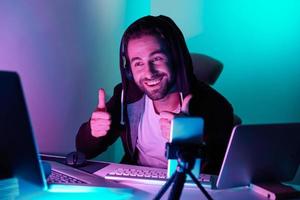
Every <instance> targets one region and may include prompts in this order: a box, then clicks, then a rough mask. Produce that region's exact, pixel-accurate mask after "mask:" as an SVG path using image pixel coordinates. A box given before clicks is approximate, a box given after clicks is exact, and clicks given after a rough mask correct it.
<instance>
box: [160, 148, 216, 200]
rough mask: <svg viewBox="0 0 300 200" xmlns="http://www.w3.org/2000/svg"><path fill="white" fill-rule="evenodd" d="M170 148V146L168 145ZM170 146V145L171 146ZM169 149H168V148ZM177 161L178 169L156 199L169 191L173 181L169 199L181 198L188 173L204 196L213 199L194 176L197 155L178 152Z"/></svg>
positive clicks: (177, 199)
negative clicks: (193, 170)
mask: <svg viewBox="0 0 300 200" xmlns="http://www.w3.org/2000/svg"><path fill="white" fill-rule="evenodd" d="M167 148H168V146H167ZM169 148H170V147H169ZM167 151H168V150H167ZM176 154H177V157H178V159H177V161H178V165H177V168H176V171H175V172H174V173H173V174H172V176H171V177H170V179H169V180H168V181H167V182H166V183H165V184H164V185H163V187H162V188H161V189H160V191H159V192H158V193H157V195H156V196H155V197H154V200H159V199H160V198H161V197H162V196H163V195H164V193H165V192H166V191H167V189H168V188H169V187H170V185H171V184H172V183H173V187H172V189H171V192H170V195H169V198H168V199H169V200H173V199H174V200H179V198H180V196H181V193H182V189H183V186H184V183H185V181H186V177H187V174H188V175H189V176H190V177H191V178H192V180H193V182H194V183H195V184H196V185H197V187H198V188H199V189H200V191H201V192H202V193H203V194H204V196H205V197H206V198H207V199H208V200H212V197H211V196H210V195H209V194H208V192H207V191H206V190H205V189H204V188H203V186H202V185H201V184H200V182H199V181H198V180H197V178H196V177H195V176H194V174H193V173H192V172H191V170H192V169H193V167H194V165H195V156H192V155H191V153H189V152H181V151H179V152H177V153H176Z"/></svg>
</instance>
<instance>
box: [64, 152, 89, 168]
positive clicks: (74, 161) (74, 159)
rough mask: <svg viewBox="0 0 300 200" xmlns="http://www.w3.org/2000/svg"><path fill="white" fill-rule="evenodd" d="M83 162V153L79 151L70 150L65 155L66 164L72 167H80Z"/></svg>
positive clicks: (84, 160)
mask: <svg viewBox="0 0 300 200" xmlns="http://www.w3.org/2000/svg"><path fill="white" fill-rule="evenodd" d="M85 163H86V159H85V155H84V154H83V153H81V152H79V151H74V152H71V153H69V154H68V155H67V156H66V164H67V165H70V166H72V167H80V166H83V165H84V164H85Z"/></svg>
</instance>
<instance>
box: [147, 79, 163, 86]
mask: <svg viewBox="0 0 300 200" xmlns="http://www.w3.org/2000/svg"><path fill="white" fill-rule="evenodd" d="M160 81H161V80H160V79H156V80H151V81H147V82H146V84H147V85H149V86H153V85H156V84H158V83H159V82H160Z"/></svg>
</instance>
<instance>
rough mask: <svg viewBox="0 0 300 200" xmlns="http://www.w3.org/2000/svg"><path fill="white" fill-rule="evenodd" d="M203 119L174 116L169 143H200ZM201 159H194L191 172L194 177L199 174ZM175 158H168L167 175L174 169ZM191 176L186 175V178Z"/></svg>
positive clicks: (176, 163) (175, 164)
mask: <svg viewBox="0 0 300 200" xmlns="http://www.w3.org/2000/svg"><path fill="white" fill-rule="evenodd" d="M203 128H204V121H203V119H202V118H201V117H176V118H174V119H173V120H172V123H171V133H170V143H181V144H202V136H203ZM200 164H201V159H196V162H195V165H194V168H193V170H192V173H193V174H194V175H195V177H196V178H199V175H200ZM177 165H178V162H177V159H168V173H167V177H168V178H169V177H171V176H172V174H173V173H174V172H175V171H176V167H177ZM190 179H191V178H190V177H189V176H187V180H190Z"/></svg>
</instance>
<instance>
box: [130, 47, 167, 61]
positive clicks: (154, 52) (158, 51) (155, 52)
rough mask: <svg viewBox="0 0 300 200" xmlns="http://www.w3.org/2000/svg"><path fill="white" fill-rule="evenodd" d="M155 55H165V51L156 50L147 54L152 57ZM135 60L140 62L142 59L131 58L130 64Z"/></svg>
mask: <svg viewBox="0 0 300 200" xmlns="http://www.w3.org/2000/svg"><path fill="white" fill-rule="evenodd" d="M157 53H162V54H165V51H164V50H162V49H157V50H155V51H153V52H151V53H150V54H149V56H153V55H155V54H157ZM136 60H142V58H140V57H133V58H131V60H130V62H133V61H136Z"/></svg>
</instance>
